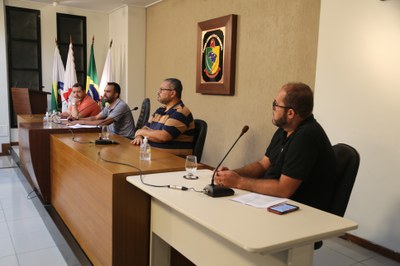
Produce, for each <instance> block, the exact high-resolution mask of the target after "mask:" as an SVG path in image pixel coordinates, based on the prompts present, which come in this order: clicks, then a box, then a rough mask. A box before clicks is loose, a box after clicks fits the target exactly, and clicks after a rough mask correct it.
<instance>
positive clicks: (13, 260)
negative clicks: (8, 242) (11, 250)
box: [0, 255, 19, 266]
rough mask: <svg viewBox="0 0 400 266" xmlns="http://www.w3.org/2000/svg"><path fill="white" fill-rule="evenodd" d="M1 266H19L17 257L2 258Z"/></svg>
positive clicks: (0, 260)
mask: <svg viewBox="0 0 400 266" xmlns="http://www.w3.org/2000/svg"><path fill="white" fill-rule="evenodd" d="M0 266H19V264H18V260H17V257H16V256H15V255H12V256H7V257H1V258H0Z"/></svg>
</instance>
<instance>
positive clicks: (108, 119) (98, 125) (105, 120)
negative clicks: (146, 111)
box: [96, 106, 139, 127]
mask: <svg viewBox="0 0 400 266" xmlns="http://www.w3.org/2000/svg"><path fill="white" fill-rule="evenodd" d="M137 109H139V108H138V107H137V106H136V107H135V108H132V109H129V110H128V111H126V112H123V113H121V114H119V115H117V116H116V117H112V118H106V119H104V120H103V121H101V122H100V123H98V124H97V125H96V127H100V126H101V125H103V124H104V123H106V122H108V121H112V120H113V119H114V118H117V117H120V116H123V115H125V114H127V113H129V112H132V111H136V110H137Z"/></svg>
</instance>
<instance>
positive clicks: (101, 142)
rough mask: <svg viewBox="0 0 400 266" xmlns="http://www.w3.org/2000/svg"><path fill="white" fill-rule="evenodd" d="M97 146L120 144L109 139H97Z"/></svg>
mask: <svg viewBox="0 0 400 266" xmlns="http://www.w3.org/2000/svg"><path fill="white" fill-rule="evenodd" d="M95 144H96V145H110V144H118V142H116V141H114V140H109V139H96V141H95Z"/></svg>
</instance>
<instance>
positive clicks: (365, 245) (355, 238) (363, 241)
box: [340, 233, 400, 262]
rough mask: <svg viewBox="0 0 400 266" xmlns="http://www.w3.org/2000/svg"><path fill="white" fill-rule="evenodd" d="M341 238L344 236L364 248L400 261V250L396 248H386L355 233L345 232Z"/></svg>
mask: <svg viewBox="0 0 400 266" xmlns="http://www.w3.org/2000/svg"><path fill="white" fill-rule="evenodd" d="M340 238H343V239H345V240H347V241H350V242H353V243H354V244H357V245H359V246H361V247H363V248H366V249H369V250H371V251H373V252H375V253H378V254H380V255H382V256H384V257H386V258H389V259H392V260H394V261H397V262H400V253H398V252H396V251H394V250H391V249H388V248H385V247H383V246H380V245H377V244H374V243H372V242H370V241H368V240H366V239H363V238H361V237H358V236H355V235H352V234H348V233H346V234H344V235H343V236H341V237H340Z"/></svg>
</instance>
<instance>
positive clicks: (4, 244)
mask: <svg viewBox="0 0 400 266" xmlns="http://www.w3.org/2000/svg"><path fill="white" fill-rule="evenodd" d="M14 253H15V251H14V247H13V245H12V242H11V238H10V237H9V236H6V237H2V238H0V258H1V257H6V256H11V255H14Z"/></svg>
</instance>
